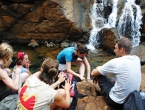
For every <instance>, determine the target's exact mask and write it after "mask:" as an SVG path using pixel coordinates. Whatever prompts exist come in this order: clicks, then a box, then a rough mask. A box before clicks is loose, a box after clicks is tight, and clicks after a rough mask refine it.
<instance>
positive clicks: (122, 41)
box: [116, 37, 132, 54]
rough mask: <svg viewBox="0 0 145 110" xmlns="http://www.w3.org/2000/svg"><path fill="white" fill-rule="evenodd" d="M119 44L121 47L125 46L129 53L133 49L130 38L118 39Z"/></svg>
mask: <svg viewBox="0 0 145 110" xmlns="http://www.w3.org/2000/svg"><path fill="white" fill-rule="evenodd" d="M116 43H117V44H118V47H119V49H120V48H123V49H124V50H125V52H126V53H127V54H130V52H131V49H132V42H131V40H130V39H129V38H126V37H124V38H122V39H119V40H117V41H116Z"/></svg>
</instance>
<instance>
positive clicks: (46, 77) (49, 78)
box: [39, 58, 58, 84]
mask: <svg viewBox="0 0 145 110" xmlns="http://www.w3.org/2000/svg"><path fill="white" fill-rule="evenodd" d="M41 67H42V72H41V74H40V76H39V78H40V80H42V81H44V82H45V83H46V84H52V82H53V79H54V78H55V76H56V75H57V74H58V62H57V61H56V60H53V59H51V58H46V59H45V60H44V61H43V63H42V66H41Z"/></svg>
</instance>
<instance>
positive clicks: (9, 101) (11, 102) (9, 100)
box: [0, 94, 18, 110]
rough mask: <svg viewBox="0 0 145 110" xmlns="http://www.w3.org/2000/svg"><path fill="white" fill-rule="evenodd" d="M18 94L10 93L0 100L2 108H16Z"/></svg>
mask: <svg viewBox="0 0 145 110" xmlns="http://www.w3.org/2000/svg"><path fill="white" fill-rule="evenodd" d="M17 102H18V94H14V95H9V96H7V97H5V98H4V99H3V100H2V101H1V102H0V110H16V108H17Z"/></svg>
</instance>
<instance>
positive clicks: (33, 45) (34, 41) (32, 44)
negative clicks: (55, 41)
mask: <svg viewBox="0 0 145 110" xmlns="http://www.w3.org/2000/svg"><path fill="white" fill-rule="evenodd" d="M28 46H30V47H37V46H39V44H38V43H37V42H36V40H35V39H32V40H31V42H30V43H29V44H28Z"/></svg>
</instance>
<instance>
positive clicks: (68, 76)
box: [65, 72, 73, 82]
mask: <svg viewBox="0 0 145 110" xmlns="http://www.w3.org/2000/svg"><path fill="white" fill-rule="evenodd" d="M65 74H66V76H67V78H69V81H71V82H72V77H73V75H72V74H70V73H67V72H66V73H65Z"/></svg>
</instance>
